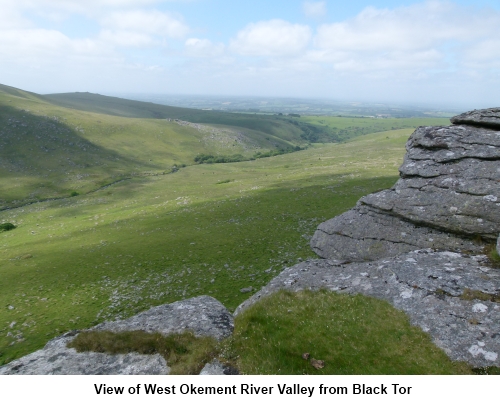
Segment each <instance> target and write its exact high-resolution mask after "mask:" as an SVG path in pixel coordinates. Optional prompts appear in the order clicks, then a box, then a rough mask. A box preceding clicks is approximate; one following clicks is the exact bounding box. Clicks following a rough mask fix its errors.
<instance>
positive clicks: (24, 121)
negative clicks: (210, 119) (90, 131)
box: [0, 106, 158, 208]
mask: <svg viewBox="0 0 500 405" xmlns="http://www.w3.org/2000/svg"><path fill="white" fill-rule="evenodd" d="M82 132H83V130H82V129H80V128H78V127H76V128H74V127H70V126H69V125H67V124H66V123H64V122H63V121H62V120H60V119H59V118H57V117H46V116H38V115H35V114H32V113H30V112H28V111H26V110H19V109H16V108H12V107H10V106H2V108H1V110H0V173H1V176H0V196H2V200H3V201H0V208H1V207H2V206H3V207H4V208H5V207H8V206H19V205H21V204H22V203H25V202H32V201H37V200H41V199H47V198H58V197H62V196H69V194H70V193H71V190H82V191H83V192H85V191H88V190H90V189H95V188H98V187H101V186H103V185H105V184H108V183H112V182H113V181H116V180H119V179H121V178H124V177H126V176H127V175H128V174H129V173H130V172H133V171H134V169H135V168H137V167H140V168H141V169H140V170H150V169H153V170H154V169H156V170H157V169H158V168H157V167H155V166H152V165H150V164H147V163H145V162H140V161H136V160H134V159H130V158H128V157H124V156H122V155H120V154H118V153H116V152H114V151H112V150H109V149H106V148H103V147H102V146H99V145H96V144H94V143H92V142H90V141H88V140H87V139H85V138H84V136H82Z"/></svg>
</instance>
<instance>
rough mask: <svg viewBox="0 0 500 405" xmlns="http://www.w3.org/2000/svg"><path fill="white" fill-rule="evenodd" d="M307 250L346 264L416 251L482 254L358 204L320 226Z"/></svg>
mask: <svg viewBox="0 0 500 405" xmlns="http://www.w3.org/2000/svg"><path fill="white" fill-rule="evenodd" d="M311 247H312V249H313V250H314V251H315V252H316V253H317V254H318V255H319V256H320V257H323V258H332V259H339V260H347V261H369V260H377V259H381V258H383V257H391V256H396V255H399V254H402V253H406V252H410V251H412V250H415V249H419V248H432V249H441V250H454V251H470V252H475V253H480V252H481V250H482V245H480V244H478V243H477V242H474V241H473V240H467V239H463V238H460V237H458V236H457V235H453V234H450V233H447V232H442V231H439V230H437V229H432V228H427V227H422V226H417V225H415V224H412V223H411V222H409V221H403V220H401V219H399V218H397V217H395V216H392V215H386V214H385V213H384V212H383V211H380V210H377V209H375V208H372V207H367V206H366V205H363V204H361V203H358V205H357V206H356V208H354V209H352V210H349V211H347V212H345V213H344V214H342V215H340V216H338V217H335V218H333V219H330V220H328V221H326V222H323V223H322V224H320V225H319V226H318V229H317V231H316V232H315V234H314V235H313V237H312V239H311Z"/></svg>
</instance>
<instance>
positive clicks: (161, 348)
mask: <svg viewBox="0 0 500 405" xmlns="http://www.w3.org/2000/svg"><path fill="white" fill-rule="evenodd" d="M68 347H72V348H74V349H76V351H78V352H88V351H92V352H98V353H109V354H126V353H131V352H135V353H139V354H156V353H158V354H160V355H161V356H163V358H164V359H165V360H166V361H167V365H168V366H169V367H170V374H182V375H189V374H199V373H200V371H201V369H202V368H203V367H204V366H205V364H206V363H209V362H210V361H212V359H213V358H214V357H215V356H217V350H216V347H217V341H216V340H215V339H213V338H210V337H196V336H194V334H193V333H192V332H189V331H188V332H184V333H175V334H171V335H168V336H163V335H161V334H159V333H146V332H144V331H130V332H120V333H113V332H109V331H88V332H81V333H79V334H78V335H77V336H76V338H75V339H73V341H71V342H70V343H68Z"/></svg>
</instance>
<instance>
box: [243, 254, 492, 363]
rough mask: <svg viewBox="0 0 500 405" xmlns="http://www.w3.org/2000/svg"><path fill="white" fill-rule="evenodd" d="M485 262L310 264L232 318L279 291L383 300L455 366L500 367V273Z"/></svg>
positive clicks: (417, 259)
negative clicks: (325, 291)
mask: <svg viewBox="0 0 500 405" xmlns="http://www.w3.org/2000/svg"><path fill="white" fill-rule="evenodd" d="M487 264H488V263H487V258H486V257H485V256H468V255H463V254H458V253H451V252H434V251H431V250H424V251H422V250H420V251H415V252H410V253H407V254H403V255H400V256H398V257H395V258H388V259H380V260H377V261H373V262H358V263H345V262H342V261H335V260H309V261H305V262H302V263H300V264H298V265H296V266H294V267H291V268H288V269H285V270H284V271H283V272H282V273H281V274H280V275H278V276H277V277H276V278H274V279H273V280H272V281H271V282H270V283H269V284H268V285H267V286H265V287H264V288H262V289H261V290H260V291H259V292H258V293H257V294H255V295H254V296H252V297H250V298H249V299H248V300H246V301H245V302H243V303H242V304H241V305H240V306H239V307H238V308H237V309H236V312H235V315H237V314H238V313H240V312H242V311H244V310H245V309H246V308H248V307H249V306H251V305H252V304H254V303H255V302H257V301H258V300H259V299H261V298H262V297H265V296H267V295H269V294H272V293H273V292H275V291H278V290H281V289H287V290H291V291H299V290H303V289H313V290H317V289H320V288H326V289H329V290H332V291H339V292H342V293H349V294H363V295H368V296H372V297H376V298H380V299H384V300H387V301H389V302H390V303H391V304H393V305H394V306H395V307H396V308H398V309H401V310H403V311H405V312H406V313H407V314H408V315H409V317H410V321H411V322H412V324H414V325H418V326H420V327H421V328H422V329H423V330H424V331H425V332H428V333H429V334H430V335H431V337H432V338H433V340H434V342H435V343H436V345H437V346H439V347H441V348H442V349H443V350H444V351H445V352H446V353H447V354H448V356H449V357H450V358H451V359H453V360H457V361H467V362H468V363H469V364H471V365H473V366H476V367H488V366H500V356H499V355H500V304H498V303H497V302H500V295H499V294H500V272H499V271H498V270H497V269H492V268H491V267H488V265H487Z"/></svg>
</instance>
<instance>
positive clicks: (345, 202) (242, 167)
mask: <svg viewBox="0 0 500 405" xmlns="http://www.w3.org/2000/svg"><path fill="white" fill-rule="evenodd" d="M409 132H410V131H408V130H400V131H393V132H390V133H383V134H378V135H372V136H365V137H363V138H362V139H361V138H360V140H359V141H355V142H351V143H346V144H342V145H332V144H327V145H318V146H316V147H314V148H310V149H308V150H305V151H301V152H297V153H293V154H287V155H280V156H274V157H271V158H266V159H259V160H256V161H250V162H240V163H231V164H220V165H196V166H190V167H186V168H183V169H181V170H179V171H178V172H176V173H173V174H169V175H165V176H152V177H142V178H136V179H131V180H127V181H123V182H120V183H117V184H115V185H114V186H112V187H109V188H106V189H102V190H99V191H97V192H95V193H92V194H89V195H79V196H75V197H71V198H66V199H62V200H56V201H47V202H43V203H38V204H32V205H29V206H26V207H22V208H18V209H13V210H8V211H3V212H0V222H10V223H13V224H14V225H17V228H16V229H14V230H12V231H10V232H4V233H2V234H0V292H1V294H0V308H9V307H13V309H6V310H5V311H1V312H0V348H1V349H0V352H1V355H0V362H6V361H10V360H12V359H14V358H17V357H19V356H21V355H24V354H27V353H29V352H31V351H33V350H35V349H38V348H40V347H42V346H43V345H44V344H45V343H46V342H47V341H48V340H49V339H50V338H52V337H55V336H57V335H59V334H60V333H62V332H64V331H67V330H71V329H84V328H86V327H89V326H91V325H93V324H96V323H99V322H102V321H104V320H107V319H114V318H115V317H117V316H121V317H125V316H128V315H132V314H134V313H137V312H138V311H141V310H144V309H148V308H149V307H150V306H152V305H159V304H163V303H168V302H173V301H176V300H179V299H183V298H188V297H192V296H196V295H201V294H208V295H212V296H214V297H215V298H217V299H219V300H220V301H221V302H223V303H224V304H225V305H226V306H227V307H228V308H230V309H235V308H236V306H237V305H239V304H240V303H241V302H242V300H243V299H245V295H244V294H242V293H240V291H239V290H240V289H241V288H245V287H248V286H249V285H252V286H253V287H254V288H259V287H260V286H263V285H265V284H266V283H267V282H268V281H269V280H270V279H271V278H272V277H273V276H274V275H276V274H277V273H278V272H280V271H281V270H282V269H283V267H284V266H288V265H292V264H294V263H295V262H296V261H297V259H298V258H299V257H300V258H303V259H305V258H307V257H314V253H313V252H312V251H311V250H310V247H309V238H310V237H311V235H312V234H313V233H314V230H315V228H316V226H317V225H318V224H319V223H320V222H322V221H324V220H326V219H328V218H331V217H333V216H335V215H338V214H340V213H342V212H344V211H345V210H347V209H349V208H351V207H352V206H353V205H354V204H355V203H356V201H357V200H358V199H359V198H360V197H361V196H363V195H366V194H367V193H370V192H371V191H374V190H378V189H382V188H386V187H389V186H391V185H392V184H394V182H395V180H396V179H397V168H398V167H399V165H400V164H401V161H402V157H403V154H404V143H405V141H406V139H407V137H408V135H409ZM227 179H231V180H232V181H231V182H229V183H225V182H224V181H225V180H227ZM217 183H221V184H217ZM270 268H272V270H270V271H268V270H269V269H270Z"/></svg>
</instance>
